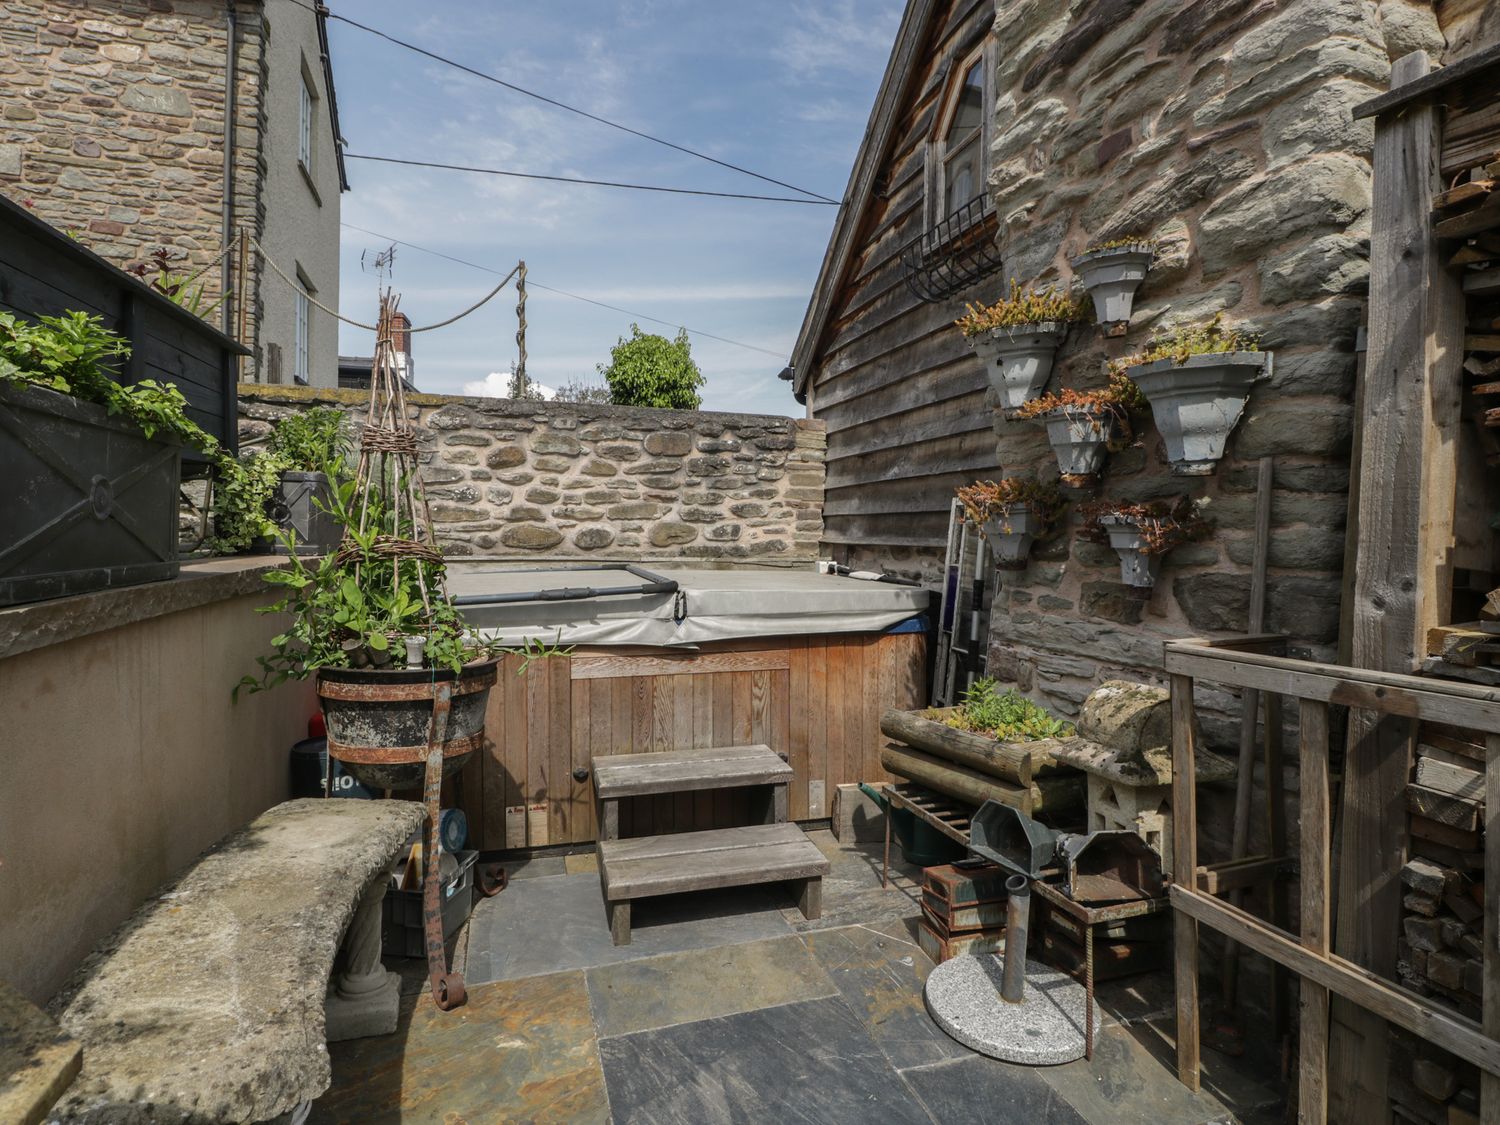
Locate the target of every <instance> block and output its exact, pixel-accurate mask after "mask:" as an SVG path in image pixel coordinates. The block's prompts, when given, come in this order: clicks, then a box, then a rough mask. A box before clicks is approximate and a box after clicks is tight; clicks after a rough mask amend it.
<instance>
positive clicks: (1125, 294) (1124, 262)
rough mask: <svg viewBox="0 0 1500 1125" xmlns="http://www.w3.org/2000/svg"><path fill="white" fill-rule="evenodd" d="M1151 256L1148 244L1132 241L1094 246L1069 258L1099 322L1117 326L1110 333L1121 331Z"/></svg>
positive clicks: (1148, 268)
mask: <svg viewBox="0 0 1500 1125" xmlns="http://www.w3.org/2000/svg"><path fill="white" fill-rule="evenodd" d="M1154 257H1155V252H1154V251H1153V250H1152V249H1151V247H1149V246H1147V245H1145V244H1144V243H1136V244H1135V245H1131V246H1114V247H1111V248H1110V249H1108V250H1095V251H1093V252H1092V253H1090V254H1083V255H1080V256H1079V257H1077V258H1074V259H1073V262H1072V265H1073V269H1074V271H1075V272H1076V273H1077V275H1078V280H1079V281H1080V282H1082V284H1083V287H1084V288H1085V289H1087V290H1088V294H1089V296H1090V297H1091V298H1093V301H1094V315H1095V317H1097V318H1098V320H1099V323H1100V324H1104V325H1117V326H1119V330H1118V331H1111V333H1110V334H1111V335H1121V334H1123V333H1124V330H1125V325H1126V324H1128V323H1129V321H1130V311H1131V307H1132V306H1133V305H1134V303H1135V291H1136V290H1137V289H1139V288H1140V285H1141V282H1143V281H1145V280H1146V274H1147V272H1148V271H1149V270H1150V269H1151V260H1152V258H1154Z"/></svg>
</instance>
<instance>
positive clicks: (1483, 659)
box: [1422, 382, 1500, 685]
mask: <svg viewBox="0 0 1500 1125" xmlns="http://www.w3.org/2000/svg"><path fill="white" fill-rule="evenodd" d="M1495 385H1496V387H1497V388H1500V382H1497V383H1496V384H1495ZM1489 600H1490V602H1492V603H1494V607H1493V608H1491V606H1490V605H1488V604H1487V605H1486V608H1485V613H1486V614H1489V613H1492V612H1495V611H1496V610H1500V590H1495V591H1494V592H1492V593H1491V594H1490V595H1489ZM1422 670H1423V671H1424V672H1428V673H1431V674H1433V675H1439V676H1447V677H1449V678H1451V679H1457V680H1468V681H1469V682H1470V683H1479V684H1486V685H1500V619H1493V620H1492V619H1488V618H1486V619H1484V620H1479V621H1465V622H1462V623H1460V624H1457V625H1435V626H1433V627H1432V628H1431V629H1428V630H1427V659H1426V660H1425V661H1423V664H1422Z"/></svg>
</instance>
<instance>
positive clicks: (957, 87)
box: [926, 41, 994, 230]
mask: <svg viewBox="0 0 1500 1125" xmlns="http://www.w3.org/2000/svg"><path fill="white" fill-rule="evenodd" d="M992 58H993V53H992V47H991V44H990V43H989V42H988V41H986V42H985V43H983V44H981V45H980V46H978V47H976V48H974V49H973V50H972V51H970V52H969V53H968V54H967V55H964V56H961V57H960V58H958V59H955V60H954V65H953V67H952V69H951V70H950V72H949V74H950V78H949V81H948V85H947V89H946V90H945V91H944V94H943V101H942V104H941V112H940V113H939V115H938V117H937V119H936V121H935V122H934V128H933V132H932V133H931V134H930V137H931V139H930V140H929V142H928V145H927V207H926V211H927V227H928V229H929V230H931V229H932V228H934V227H936V226H937V225H938V224H939V223H942V222H943V220H945V219H949V218H951V217H952V216H953V215H954V214H955V213H956V212H958V211H960V210H961V209H962V208H963V207H964V206H965V205H967V204H969V203H972V202H973V201H975V200H982V199H983V198H984V195H985V187H986V185H985V178H986V173H987V172H988V170H989V159H988V156H989V137H990V117H991V115H992V114H993V112H994V97H993V80H992V77H991V75H992V72H993V65H992V61H991V60H992Z"/></svg>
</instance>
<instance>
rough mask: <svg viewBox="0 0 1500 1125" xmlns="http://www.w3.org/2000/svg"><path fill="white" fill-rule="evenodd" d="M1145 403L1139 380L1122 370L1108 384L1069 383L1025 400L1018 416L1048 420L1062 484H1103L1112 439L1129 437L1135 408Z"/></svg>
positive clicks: (1082, 486)
mask: <svg viewBox="0 0 1500 1125" xmlns="http://www.w3.org/2000/svg"><path fill="white" fill-rule="evenodd" d="M1143 404H1144V401H1143V400H1142V399H1141V397H1140V392H1139V391H1137V390H1136V388H1135V384H1134V383H1132V382H1131V381H1130V380H1129V379H1127V378H1126V377H1125V376H1123V375H1118V374H1117V375H1113V376H1111V378H1110V381H1109V385H1108V386H1107V387H1104V388H1103V389H1099V390H1087V391H1078V390H1073V389H1072V388H1070V387H1065V388H1063V389H1062V390H1060V391H1058V392H1056V393H1048V394H1044V395H1042V396H1041V397H1040V398H1035V399H1032V400H1031V401H1030V402H1028V403H1025V404H1023V405H1022V406H1021V407H1020V409H1018V410H1017V411H1016V414H1015V416H1016V417H1017V418H1023V419H1025V418H1035V419H1039V420H1041V421H1042V422H1044V423H1046V426H1047V440H1048V442H1049V443H1051V445H1052V453H1053V455H1054V456H1055V457H1056V458H1057V468H1058V472H1059V473H1060V475H1061V477H1062V483H1063V484H1064V485H1065V486H1067V487H1068V488H1087V487H1089V486H1091V485H1094V484H1097V483H1098V480H1099V470H1100V469H1101V468H1103V466H1104V455H1105V453H1106V452H1107V451H1108V449H1109V446H1110V444H1111V443H1112V442H1115V441H1127V440H1129V437H1130V412H1131V411H1132V410H1134V409H1137V408H1138V407H1139V406H1141V405H1143Z"/></svg>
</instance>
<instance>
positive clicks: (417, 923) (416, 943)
mask: <svg viewBox="0 0 1500 1125" xmlns="http://www.w3.org/2000/svg"><path fill="white" fill-rule="evenodd" d="M454 858H455V859H457V860H458V871H457V872H456V873H455V874H454V875H452V876H451V877H450V878H449V879H447V880H445V881H444V883H443V889H442V895H443V937H445V938H450V937H452V936H453V935H454V933H456V932H457V930H458V928H459V927H460V926H462V925H463V924H464V923H465V922H466V921H468V918H469V913H470V911H472V910H473V909H474V863H475V861H476V860H478V859H479V853H478V852H474V851H462V852H456V853H455V854H454ZM380 940H381V945H382V950H383V952H384V953H385V955H386V956H387V957H426V956H427V938H426V935H425V934H424V933H423V926H422V889H421V888H420V887H418V888H417V889H416V890H414V891H397V890H390V891H387V892H386V894H385V900H384V902H382V904H381V920H380Z"/></svg>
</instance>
